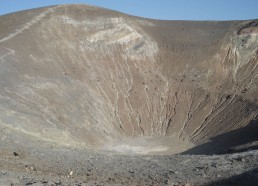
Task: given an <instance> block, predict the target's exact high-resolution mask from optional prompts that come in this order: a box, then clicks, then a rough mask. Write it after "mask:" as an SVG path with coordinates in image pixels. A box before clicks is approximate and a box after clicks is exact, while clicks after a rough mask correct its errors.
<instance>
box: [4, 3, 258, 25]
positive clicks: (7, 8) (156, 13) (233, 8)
mask: <svg viewBox="0 0 258 186" xmlns="http://www.w3.org/2000/svg"><path fill="white" fill-rule="evenodd" d="M78 3H80V4H89V5H95V6H100V7H103V8H108V9H112V10H117V11H120V12H123V13H127V14H130V15H135V16H140V17H146V18H152V19H163V20H246V19H258V0H0V15H4V14H7V13H12V12H16V11H20V10H26V9H32V8H38V7H44V6H50V5H57V4H78Z"/></svg>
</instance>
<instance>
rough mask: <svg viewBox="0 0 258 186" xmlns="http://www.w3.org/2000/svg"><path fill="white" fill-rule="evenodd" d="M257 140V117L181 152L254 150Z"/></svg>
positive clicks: (256, 146) (256, 147) (220, 152)
mask: <svg viewBox="0 0 258 186" xmlns="http://www.w3.org/2000/svg"><path fill="white" fill-rule="evenodd" d="M257 141H258V117H257V118H255V119H254V120H253V121H251V122H250V123H249V124H248V125H247V126H246V127H242V128H239V129H236V130H233V131H230V132H227V133H224V134H220V135H218V136H215V137H213V138H211V139H210V141H209V142H207V143H205V144H202V145H199V146H196V147H194V148H192V149H189V150H187V151H185V152H183V153H182V154H195V155H212V154H227V153H236V152H243V151H247V150H255V149H258V145H257V143H256V142H257ZM255 143H256V144H255Z"/></svg>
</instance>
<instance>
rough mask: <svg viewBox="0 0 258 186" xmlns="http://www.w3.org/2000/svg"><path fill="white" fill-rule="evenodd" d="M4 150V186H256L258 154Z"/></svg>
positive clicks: (1, 176)
mask: <svg viewBox="0 0 258 186" xmlns="http://www.w3.org/2000/svg"><path fill="white" fill-rule="evenodd" d="M42 146H44V148H37V147H34V148H30V147H29V146H27V147H25V146H24V147H21V146H19V147H18V146H17V147H16V146H15V145H13V147H12V149H10V148H9V149H8V150H4V148H1V157H0V158H1V160H0V166H1V171H0V185H3V186H5V185H17V186H18V185H185V186H186V185H187V186H190V185H207V186H208V185H209V186H210V185H234V186H235V185H249V186H251V185H257V183H258V151H249V152H243V153H236V154H228V155H211V156H204V155H163V156H161V155H137V154H121V153H120V154H119V153H113V152H103V151H102V152H101V151H99V152H98V151H92V150H85V149H76V148H68V147H57V146H54V145H52V146H51V147H49V146H46V145H42Z"/></svg>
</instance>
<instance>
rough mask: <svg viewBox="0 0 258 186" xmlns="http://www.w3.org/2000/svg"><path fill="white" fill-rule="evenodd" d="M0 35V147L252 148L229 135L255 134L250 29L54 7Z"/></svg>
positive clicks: (18, 17)
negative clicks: (29, 143) (27, 143)
mask: <svg viewBox="0 0 258 186" xmlns="http://www.w3.org/2000/svg"><path fill="white" fill-rule="evenodd" d="M0 25H1V30H0V87H1V89H0V127H1V136H3V137H2V140H4V139H5V138H7V137H8V138H10V140H13V141H16V140H17V139H19V140H25V138H21V137H19V136H27V138H28V139H30V138H31V137H32V138H34V139H35V140H36V141H38V140H39V141H40V140H43V141H46V142H50V143H57V144H60V145H70V146H76V147H90V148H100V149H105V150H116V151H122V152H137V153H160V154H164V153H179V152H183V151H186V150H189V149H191V148H192V147H194V146H195V145H201V144H204V143H206V142H207V141H208V140H210V139H214V138H215V137H216V136H218V135H223V134H226V136H225V137H224V138H222V139H223V141H220V140H217V142H215V143H214V144H213V145H211V146H209V147H208V148H207V147H205V149H199V150H195V151H192V152H194V153H198V152H201V153H204V154H209V153H219V152H222V151H224V150H227V149H228V148H230V147H232V146H236V145H244V144H245V143H249V142H253V141H256V140H257V138H256V137H253V136H255V135H251V136H252V137H250V139H249V138H248V137H247V139H245V140H242V139H239V138H237V137H236V136H238V135H239V134H241V130H242V129H244V128H246V127H247V129H249V128H250V132H252V133H257V132H258V130H257V127H250V126H257V115H258V106H257V104H258V101H257V95H258V89H257V84H258V75H257V74H258V68H257V64H258V26H257V25H258V21H257V20H252V21H232V22H188V21H157V20H149V19H143V18H138V17H132V16H128V15H124V14H121V13H118V12H113V11H109V10H105V9H100V8H96V7H90V6H83V5H66V6H54V7H47V8H42V9H37V10H29V11H24V12H19V13H16V14H10V15H5V16H1V17H0ZM2 28H3V29H2ZM232 131H239V132H232ZM248 132H249V130H248ZM248 132H247V133H248ZM232 139H234V140H232ZM35 144H37V143H36V142H35ZM189 153H191V151H189Z"/></svg>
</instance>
